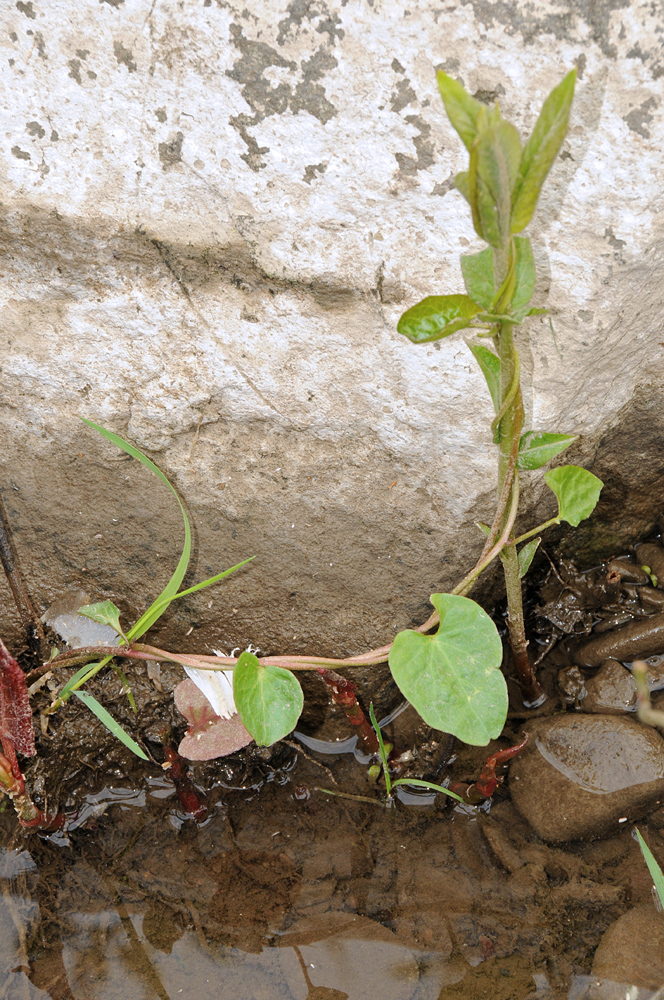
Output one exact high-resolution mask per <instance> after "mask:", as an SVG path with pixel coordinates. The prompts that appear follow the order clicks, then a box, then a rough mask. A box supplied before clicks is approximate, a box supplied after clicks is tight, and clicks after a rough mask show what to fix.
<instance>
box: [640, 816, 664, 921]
mask: <svg viewBox="0 0 664 1000" xmlns="http://www.w3.org/2000/svg"><path fill="white" fill-rule="evenodd" d="M635 832H636V839H637V840H638V842H639V847H640V848H641V853H642V854H643V857H644V858H645V862H646V864H647V865H648V871H649V872H650V875H651V878H652V880H653V882H654V883H655V889H656V891H657V895H658V896H659V901H660V903H661V904H662V908H663V909H664V872H662V869H661V868H660V867H659V865H658V864H657V861H656V860H655V858H654V857H653V853H652V851H651V850H650V848H649V847H648V845H647V844H646V842H645V840H644V839H643V837H642V836H641V833H640V831H639V830H638V829H637V828H635Z"/></svg>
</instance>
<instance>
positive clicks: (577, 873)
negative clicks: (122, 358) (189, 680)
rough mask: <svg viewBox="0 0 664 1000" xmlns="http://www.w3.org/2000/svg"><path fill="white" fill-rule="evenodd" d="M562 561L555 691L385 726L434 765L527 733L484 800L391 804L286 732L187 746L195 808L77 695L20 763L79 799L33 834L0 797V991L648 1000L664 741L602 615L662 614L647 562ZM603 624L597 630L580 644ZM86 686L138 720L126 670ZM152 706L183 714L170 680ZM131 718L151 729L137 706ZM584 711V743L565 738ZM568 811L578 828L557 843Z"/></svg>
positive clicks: (661, 950)
mask: <svg viewBox="0 0 664 1000" xmlns="http://www.w3.org/2000/svg"><path fill="white" fill-rule="evenodd" d="M663 568H664V567H663ZM619 569H620V567H619ZM559 570H560V572H561V574H562V576H561V577H559V579H558V580H557V581H556V579H550V580H549V581H548V583H547V585H546V586H545V587H544V588H543V589H542V596H541V598H540V602H539V604H538V605H537V608H536V610H535V611H533V614H534V615H537V616H539V617H538V621H539V627H540V630H541V634H540V637H539V640H540V646H541V648H542V649H543V648H545V646H546V645H547V644H548V643H549V641H550V639H551V638H552V637H553V638H557V639H558V640H559V642H558V645H557V646H556V648H555V649H554V650H553V651H552V652H551V654H550V655H549V657H548V660H546V659H545V660H544V664H543V667H542V673H541V676H542V680H543V683H544V685H545V687H547V689H548V691H549V695H550V697H549V701H548V703H547V707H546V708H545V710H544V713H543V712H542V711H540V712H539V713H537V712H534V713H527V712H524V711H521V710H520V708H519V705H520V701H519V699H518V695H516V694H515V692H514V691H512V696H513V697H512V711H511V712H510V717H509V719H508V724H507V727H506V729H505V732H504V734H503V737H501V739H500V740H499V741H496V742H495V743H493V744H491V745H490V746H489V747H488V748H472V747H460V746H459V745H457V746H456V748H452V747H451V746H450V743H449V741H445V740H444V739H440V734H438V736H437V738H436V734H435V733H432V732H431V731H430V730H428V731H425V730H426V727H423V726H422V723H421V722H420V721H418V720H417V719H416V718H415V715H414V713H413V712H412V710H411V709H409V708H408V709H406V710H405V711H404V712H402V714H400V715H398V716H397V717H396V718H395V719H394V721H393V722H392V723H391V724H390V725H388V726H387V727H386V730H385V735H386V736H387V738H388V739H389V740H390V741H391V742H393V743H394V744H395V746H396V747H397V748H399V749H401V750H406V748H413V749H414V750H415V754H414V757H415V764H413V766H415V765H416V764H417V765H418V766H419V768H420V771H419V773H420V774H423V775H424V776H426V777H428V778H429V779H430V780H439V781H440V780H442V779H443V777H444V776H445V775H449V776H450V777H451V778H452V779H454V780H456V781H471V780H473V779H474V778H476V777H477V775H478V774H479V770H480V768H481V766H482V764H483V762H484V761H485V759H486V757H487V755H488V754H489V753H491V752H492V751H495V750H497V749H500V748H504V747H507V746H509V745H510V744H511V743H515V742H517V741H518V740H519V738H520V736H521V734H522V732H523V731H524V729H526V730H527V731H529V732H530V733H531V743H530V745H529V747H528V749H527V750H526V751H524V754H523V757H522V758H517V759H516V760H518V761H519V763H518V766H517V764H516V762H515V763H514V764H513V765H512V768H513V771H512V776H510V778H508V780H507V781H506V782H505V784H504V785H502V786H501V787H499V789H498V791H497V792H496V794H495V795H494V797H493V801H492V803H491V805H490V808H488V807H487V806H484V807H482V808H480V809H471V808H469V807H463V806H454V804H449V803H446V802H445V801H443V800H442V797H441V796H438V797H435V796H424V797H417V798H416V797H414V796H407V797H406V800H405V801H399V802H397V803H396V804H395V805H394V806H393V807H392V808H385V807H384V805H382V793H381V790H380V788H379V787H377V786H375V785H372V784H371V783H370V781H369V779H368V776H367V766H366V762H365V763H361V762H360V761H359V760H358V759H356V757H355V756H354V755H353V753H352V752H351V753H348V752H347V753H330V750H333V749H335V748H336V749H337V750H338V749H339V745H338V744H332V745H330V744H329V743H328V744H327V745H324V744H322V743H316V742H315V740H314V741H313V742H312V741H311V739H309V740H308V741H307V742H306V743H304V744H303V743H301V742H298V740H297V739H295V738H293V739H292V740H290V741H287V742H285V743H282V744H280V745H279V746H278V748H277V749H276V751H273V752H272V753H266V752H264V751H252V752H250V753H249V754H248V755H244V756H242V755H240V756H238V757H236V758H229V759H227V760H225V761H217V762H210V763H209V764H204V765H196V766H195V767H193V768H192V772H191V773H192V775H193V777H194V779H195V780H196V781H197V782H199V783H200V784H201V785H202V786H204V788H205V791H206V794H207V798H208V804H209V806H210V816H209V818H208V819H207V820H206V821H205V822H203V823H199V824H197V823H195V822H194V821H193V820H192V819H191V818H190V817H187V816H186V815H185V814H184V813H183V812H182V807H181V805H180V803H179V800H178V797H177V795H176V792H175V788H174V786H173V783H172V782H171V781H170V780H169V778H168V775H167V772H165V771H164V770H162V769H161V768H160V766H159V763H158V762H157V763H151V764H150V765H148V766H146V767H143V765H141V766H140V769H138V770H137V769H136V768H135V767H133V765H131V764H130V765H128V766H127V760H126V758H124V757H123V756H122V753H124V751H122V753H120V752H118V751H117V750H116V749H112V750H111V749H105V746H106V745H102V744H100V743H99V740H98V738H99V736H100V734H99V733H98V732H97V730H94V732H93V731H92V730H90V731H89V732H88V731H86V732H85V733H84V732H83V730H81V732H79V731H78V729H77V728H76V720H77V718H78V715H77V712H78V709H75V708H74V707H73V706H72V707H71V711H70V710H69V706H68V709H67V712H68V714H64V713H61V715H60V716H59V717H58V720H57V721H56V722H54V724H53V727H52V730H51V731H50V732H49V734H48V735H47V736H45V735H43V734H42V735H41V736H40V737H39V740H38V745H39V752H40V755H41V756H42V762H45V763H40V762H39V761H35V762H34V763H33V765H32V768H33V770H32V772H30V771H28V776H29V780H30V774H31V776H32V777H31V783H32V787H33V791H34V792H35V793H36V796H37V798H38V799H40V798H41V800H42V802H43V795H44V793H45V789H46V787H47V785H48V781H47V780H46V778H47V776H48V775H49V774H50V775H52V774H53V773H56V772H57V764H58V761H60V762H61V766H62V768H63V772H62V773H63V775H65V772H66V775H65V777H66V781H67V783H68V786H69V791H70V793H71V794H72V802H73V800H74V799H75V800H76V801H75V804H74V805H72V804H71V803H70V807H69V808H70V825H69V828H68V831H67V833H66V834H56V835H52V836H38V835H36V834H26V833H25V831H23V830H22V829H21V828H20V827H19V826H18V824H17V822H16V820H15V817H14V815H13V813H12V811H11V810H10V809H9V808H8V807H7V805H6V803H5V808H4V809H1V810H0V887H1V890H2V896H1V897H0V1000H33V998H34V1000H36V998H44V1000H47V998H51V1000H71V998H74V1000H116V998H118V1000H149V998H152V997H155V996H156V997H159V998H166V997H168V998H171V1000H176V998H178V997H180V996H182V997H187V998H189V1000H198V998H201V1000H202V998H221V1000H225V998H228V1000H374V998H375V1000H446V998H450V1000H451V998H454V1000H479V998H485V997H486V998H492V1000H646V998H650V1000H655V998H658V1000H660V998H661V997H662V996H664V992H662V993H661V994H660V992H659V991H660V988H661V987H662V986H663V985H664V916H662V915H661V914H660V913H658V912H657V910H656V907H655V904H654V901H653V892H652V879H651V877H650V875H649V873H648V870H647V868H646V866H645V863H644V861H643V857H642V855H641V852H640V850H639V847H638V844H637V842H636V841H635V839H634V837H633V831H634V827H635V825H637V823H638V828H639V830H640V831H641V833H642V834H643V836H644V837H645V839H646V841H647V842H648V844H649V845H650V848H651V850H652V852H653V854H654V855H655V857H656V858H657V859H658V860H659V862H660V864H664V806H662V804H661V803H662V801H664V741H663V740H662V738H661V736H659V734H658V733H657V731H656V730H653V729H651V728H649V727H645V726H642V725H641V724H640V723H638V722H636V721H635V716H634V707H635V706H634V698H633V696H632V695H633V692H632V689H631V687H630V684H631V683H632V679H631V674H629V671H628V670H627V669H626V668H625V667H624V666H622V662H624V661H622V662H618V661H617V660H615V659H611V657H612V656H613V657H615V656H616V655H618V652H619V651H620V649H622V647H621V646H620V643H621V642H622V643H624V642H625V641H628V642H629V643H631V644H632V645H630V646H629V648H630V649H632V648H633V645H634V640H633V637H632V633H631V632H630V633H629V634H627V633H624V632H621V633H620V634H618V631H616V630H619V629H621V628H625V627H627V628H631V629H632V630H633V629H634V627H635V626H634V623H635V622H636V623H637V624H638V623H639V622H640V621H642V619H644V618H645V617H648V622H649V623H650V624H652V623H654V624H655V626H656V625H657V622H658V621H659V619H655V618H654V617H652V616H654V615H658V614H661V609H660V607H658V606H656V605H655V604H653V603H652V602H653V601H654V598H653V595H652V593H650V591H651V590H653V589H654V588H652V587H651V586H650V583H651V580H650V579H648V580H647V581H646V582H642V583H641V586H643V587H645V588H646V589H647V592H646V591H644V595H645V596H644V597H643V596H642V595H641V594H640V592H639V591H638V589H636V588H637V587H638V586H639V584H633V583H632V582H631V581H629V580H625V579H624V577H625V573H624V568H623V569H621V570H620V571H621V573H623V583H622V584H619V585H618V587H616V586H615V580H612V581H609V583H610V586H609V588H608V590H607V586H606V577H607V571H606V567H602V568H601V571H600V572H599V573H596V574H595V576H594V577H593V576H592V575H588V574H586V575H585V576H578V577H577V576H574V572H573V571H572V570H571V569H569V568H568V569H567V570H566V569H565V568H564V567H559ZM566 574H567V575H566ZM547 587H548V589H547ZM630 588H631V589H630ZM659 589H660V590H661V588H659ZM655 596H657V595H655ZM662 596H663V597H664V594H663V595H662ZM648 602H651V603H650V604H649V605H648ZM648 608H649V609H650V610H648ZM614 619H619V621H617V623H615V624H614ZM607 621H608V622H609V623H610V625H611V628H609V629H607V628H605V627H604V623H605V622H607ZM547 623H548V624H547ZM612 630H613V631H612ZM601 636H612V638H611V639H610V640H608V639H607V643H606V648H604V646H602V648H601V649H600V652H601V657H599V656H598V657H597V658H598V659H601V663H596V664H594V665H590V666H589V665H588V661H589V660H590V659H591V658H592V656H594V655H595V652H596V650H595V647H594V646H593V647H590V646H589V645H587V644H588V643H590V642H593V643H596V642H597V639H598V637H601ZM662 636H664V623H663V624H662ZM616 637H617V638H616ZM625 637H626V638H625ZM603 641H604V640H602V642H603ZM639 641H641V642H642V644H643V642H645V643H646V645H643V648H642V649H641V652H640V654H639V655H643V656H647V657H650V660H649V668H650V669H651V672H652V676H653V677H654V678H655V680H654V681H653V682H652V684H653V685H654V686H653V691H654V692H655V694H654V704H655V705H656V706H657V697H658V696H657V694H656V692H657V690H658V688H657V685H658V684H659V683H660V680H661V681H662V684H661V685H660V686H664V666H662V662H663V658H662V656H661V655H660V654H661V652H664V639H662V638H661V637H660V638H658V639H656V641H655V646H656V645H657V642H661V646H662V649H661V650H660V654H658V653H657V651H656V648H655V646H653V645H652V642H651V639H650V638H649V637H647V638H646V639H645V640H644V639H641V640H639ZM648 643H651V645H648ZM579 644H580V645H579ZM625 648H626V647H625ZM639 648H641V647H639ZM593 651H595V652H593ZM591 654H592V655H591ZM574 663H576V664H580V666H578V667H575V668H574V669H575V670H577V673H575V674H573V676H572V675H570V674H569V669H570V667H569V665H570V664H574ZM620 670H622V671H624V675H623V674H621V673H620ZM602 677H604V678H605V680H604V681H603V682H602V685H599V683H598V678H600V679H601V678H602ZM657 678H659V679H660V680H657ZM162 680H163V683H164V685H165V686H166V687H168V686H169V685H168V684H167V677H166V675H165V676H164V678H163V679H162ZM99 684H100V687H99V696H100V697H101V696H102V695H104V696H105V699H106V701H108V700H109V698H110V697H111V696H112V698H113V711H114V713H115V714H116V716H117V717H119V718H121V719H122V721H123V724H127V725H129V724H130V723H131V716H130V714H129V712H128V711H127V710H126V707H125V708H123V707H122V705H123V702H122V699H121V693H120V688H119V684H118V681H117V678H115V677H114V676H113V675H109V677H108V679H107V680H106V681H100V682H99ZM135 684H136V692H137V698H138V695H139V693H141V692H142V691H143V687H144V688H145V690H144V691H143V694H144V697H143V698H142V699H141V700H142V702H143V704H146V700H147V699H148V695H149V693H150V691H152V692H153V697H154V698H155V699H157V695H156V694H154V686H151V682H150V681H149V679H148V678H147V675H146V676H145V677H142V676H141V677H139V676H138V675H137V677H136V681H135ZM593 685H594V687H593ZM115 687H117V688H118V691H117V692H116V691H115ZM659 698H660V702H661V698H662V696H661V695H659ZM584 703H585V707H584ZM123 713H124V714H123ZM542 714H545V716H546V717H545V718H544V719H541V718H538V717H537V716H538V715H542ZM153 715H154V716H155V718H157V716H159V718H160V719H161V721H162V722H163V721H164V720H168V719H170V720H171V721H173V718H174V717H173V715H172V702H171V701H170V698H169V697H167V696H166V695H165V696H164V698H163V699H157V700H156V701H155V703H154V708H153ZM529 716H531V717H529ZM532 716H535V718H532ZM80 718H81V719H87V717H86V716H83V715H81V716H80ZM616 720H617V721H616ZM85 724H88V725H89V724H90V723H89V722H86V723H85ZM133 724H134V725H135V727H136V730H135V732H136V735H137V736H138V735H139V733H140V731H141V728H142V733H143V736H144V738H146V739H147V740H148V742H149V739H150V731H149V726H146V724H145V719H143V721H141V718H140V717H139V718H138V720H134V723H133ZM154 725H155V727H156V723H154ZM335 725H337V726H338V721H337V722H336V723H335ZM579 727H580V729H581V731H582V733H583V738H584V740H585V743H583V744H581V743H577V744H576V749H575V751H574V753H573V754H571V755H570V754H567V750H566V748H567V747H568V744H569V742H570V741H571V739H572V738H573V736H574V731H575V730H578V729H579ZM95 734H96V736H95ZM146 734H147V735H146ZM570 734H571V735H570ZM319 735H321V734H320V733H319ZM327 735H329V734H327ZM568 737H569V738H568ZM68 738H70V739H72V740H73V741H74V744H73V745H74V752H73V753H71V750H70V754H69V755H68V754H67V750H66V747H67V739H68ZM437 739H438V740H439V742H438V743H437ZM626 741H627V742H626ZM630 741H631V742H630ZM86 746H87V748H88V749H87V750H86V749H85V748H86ZM155 746H156V744H155ZM580 746H582V747H583V749H582V750H579V749H578V748H579V747H580ZM626 746H629V747H630V748H631V749H630V751H629V755H628V756H629V760H628V761H626V756H625V752H624V748H625V747H626ZM92 747H94V748H95V749H94V752H93V750H92ZM561 747H562V749H560V748H561ZM606 748H608V749H606ZM621 748H623V749H622V750H621ZM153 749H154V747H153ZM323 750H325V751H326V752H325V753H323V752H321V751H323ZM453 752H455V753H456V756H455V757H454V758H453V759H452V760H451V761H450V762H449V765H447V766H446V765H445V762H446V761H447V759H448V758H449V756H450V753H453ZM113 753H115V754H116V756H113ZM77 754H78V755H79V761H78V763H76V762H74V763H73V764H72V762H71V760H70V759H69V757H75V756H76V755H77ZM556 754H558V757H556ZM611 754H614V755H615V759H616V761H618V763H619V765H620V766H618V765H616V766H611V765H610V762H609V763H608V764H607V760H608V758H609V757H610V755H611ZM49 755H50V759H49ZM538 755H539V756H538ZM561 755H562V756H561ZM406 757H408V753H407V752H406ZM408 766H409V765H408V763H406V768H408ZM551 768H553V770H551ZM554 772H555V773H554ZM63 780H64V777H63ZM517 781H519V782H522V783H523V784H522V785H520V786H519V788H520V791H518V792H517V791H516V783H517ZM510 782H511V784H510ZM319 788H325V789H328V790H331V791H336V792H339V791H344V792H347V793H350V794H355V795H363V796H368V797H371V798H374V799H375V804H372V803H369V802H361V801H354V800H351V799H346V798H341V797H337V796H330V795H327V794H325V793H324V792H321V791H320V790H318V789H319ZM524 788H525V789H526V791H525V792H524ZM40 789H41V795H40ZM512 792H513V793H514V800H513V799H512ZM74 793H75V794H74ZM526 793H527V794H526ZM62 804H63V803H61V805H62ZM517 806H518V808H517ZM518 809H521V811H518ZM74 810H76V811H74ZM565 810H568V813H569V815H568V814H567V813H565ZM525 816H528V817H529V818H530V822H529V821H528V819H526V818H525ZM567 823H569V824H572V827H573V828H574V829H578V830H579V831H580V832H579V836H582V837H583V839H579V840H576V841H571V842H570V841H568V840H566V838H565V824H567ZM572 827H571V828H572ZM536 831H537V832H536ZM598 837H599V838H600V839H598Z"/></svg>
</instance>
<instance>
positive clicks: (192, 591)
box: [152, 556, 256, 609]
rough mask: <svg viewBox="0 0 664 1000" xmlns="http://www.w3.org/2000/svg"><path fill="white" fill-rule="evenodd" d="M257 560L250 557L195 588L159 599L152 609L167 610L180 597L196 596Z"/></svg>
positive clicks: (196, 584) (196, 585) (197, 584)
mask: <svg viewBox="0 0 664 1000" xmlns="http://www.w3.org/2000/svg"><path fill="white" fill-rule="evenodd" d="M255 558H256V557H255V556H249V558H248V559H243V560H242V562H239V563H238V564H237V566H231V568H230V569H225V570H224V571H223V573H217V575H216V576H211V577H209V578H208V579H207V580H201V582H200V583H195V584H194V586H193V587H188V588H187V590H181V591H180V593H179V594H174V595H173V596H172V597H160V598H157V600H156V601H155V602H154V604H153V605H152V607H153V608H155V609H161V607H162V605H163V607H164V608H165V607H167V606H168V605H169V604H170V603H171V601H175V600H177V598H178V597H186V596H187V594H195V593H196V591H197V590H203V588H204V587H209V586H210V585H211V584H213V583H218V582H219V580H223V579H224V577H226V576H230V575H231V573H234V572H235V570H236V569H240V568H241V567H242V566H246V565H247V563H250V562H251V561H252V560H253V559H255Z"/></svg>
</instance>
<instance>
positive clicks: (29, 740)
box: [0, 639, 37, 757]
mask: <svg viewBox="0 0 664 1000" xmlns="http://www.w3.org/2000/svg"><path fill="white" fill-rule="evenodd" d="M0 738H2V739H3V740H9V741H10V743H12V745H13V746H14V748H15V749H16V750H18V752H19V753H22V754H23V755H24V757H34V755H35V754H36V753H37V751H36V749H35V732H34V729H33V727H32V712H31V711H30V698H29V696H28V688H27V685H26V683H25V674H24V673H23V671H22V670H21V668H20V667H19V665H18V663H17V662H16V660H15V659H14V657H13V656H12V655H11V654H10V653H9V651H8V649H7V647H6V646H5V644H4V643H3V641H2V639H0Z"/></svg>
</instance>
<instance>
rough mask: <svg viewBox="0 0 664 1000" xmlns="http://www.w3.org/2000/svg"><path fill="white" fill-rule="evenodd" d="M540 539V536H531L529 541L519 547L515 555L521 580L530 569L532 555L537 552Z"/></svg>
mask: <svg viewBox="0 0 664 1000" xmlns="http://www.w3.org/2000/svg"><path fill="white" fill-rule="evenodd" d="M541 541H542V539H541V538H531V539H530V541H529V542H526V544H525V545H524V546H523V547H522V548H521V549H519V554H518V556H517V558H518V560H519V578H520V579H521V580H523V578H524V576H525V575H526V573H527V572H528V570H529V569H530V564H531V562H532V561H533V557H534V555H535V553H536V552H537V546H538V545H539V543H540V542H541Z"/></svg>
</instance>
